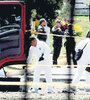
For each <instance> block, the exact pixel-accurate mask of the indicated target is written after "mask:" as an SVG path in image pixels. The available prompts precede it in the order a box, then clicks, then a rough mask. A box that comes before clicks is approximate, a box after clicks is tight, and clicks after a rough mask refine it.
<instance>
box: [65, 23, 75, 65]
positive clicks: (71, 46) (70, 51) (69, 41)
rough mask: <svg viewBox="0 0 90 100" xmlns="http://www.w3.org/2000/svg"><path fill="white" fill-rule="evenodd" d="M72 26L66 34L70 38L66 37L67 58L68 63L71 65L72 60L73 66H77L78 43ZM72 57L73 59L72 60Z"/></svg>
mask: <svg viewBox="0 0 90 100" xmlns="http://www.w3.org/2000/svg"><path fill="white" fill-rule="evenodd" d="M70 28H71V25H69V26H68V29H67V30H68V32H67V33H66V34H67V36H68V37H66V42H65V47H66V56H67V63H68V65H71V59H72V60H73V64H74V65H77V61H76V60H75V54H76V52H75V46H76V42H75V39H74V37H73V36H75V35H74V34H73V32H71V29H70ZM71 55H72V58H71Z"/></svg>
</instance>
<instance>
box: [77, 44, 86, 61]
mask: <svg viewBox="0 0 90 100" xmlns="http://www.w3.org/2000/svg"><path fill="white" fill-rule="evenodd" d="M87 44H88V43H86V45H87ZM86 45H85V46H84V47H83V48H82V49H78V51H77V52H76V54H75V60H76V61H77V60H79V59H80V58H81V56H82V54H83V50H84V48H85V47H86Z"/></svg>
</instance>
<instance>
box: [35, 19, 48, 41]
mask: <svg viewBox="0 0 90 100" xmlns="http://www.w3.org/2000/svg"><path fill="white" fill-rule="evenodd" d="M46 27H47V23H46V20H45V19H44V18H42V19H40V22H39V26H38V29H37V32H38V33H43V34H38V35H37V38H38V39H39V40H41V41H44V42H46V40H47V28H46ZM44 34H45V35H44Z"/></svg>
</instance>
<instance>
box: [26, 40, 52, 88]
mask: <svg viewBox="0 0 90 100" xmlns="http://www.w3.org/2000/svg"><path fill="white" fill-rule="evenodd" d="M50 52H51V50H50V48H49V46H48V45H47V44H46V43H45V42H43V41H39V40H37V45H36V47H34V46H31V47H30V49H29V56H28V59H27V63H31V61H32V59H33V55H34V56H35V57H36V66H35V70H34V77H33V82H39V81H40V74H41V72H42V71H44V72H45V76H46V82H48V83H50V82H52V74H51V66H50V65H51V57H50ZM42 54H44V55H43V58H44V60H42V61H39V58H40V57H41V56H42ZM39 65H40V66H39ZM43 65H44V66H43ZM45 65H46V66H45ZM34 88H37V89H38V87H37V86H34ZM51 88H52V87H50V86H48V89H51Z"/></svg>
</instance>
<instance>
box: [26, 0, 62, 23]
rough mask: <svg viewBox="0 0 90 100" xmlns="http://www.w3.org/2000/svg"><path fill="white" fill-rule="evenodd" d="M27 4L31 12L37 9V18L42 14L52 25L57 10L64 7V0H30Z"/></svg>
mask: <svg viewBox="0 0 90 100" xmlns="http://www.w3.org/2000/svg"><path fill="white" fill-rule="evenodd" d="M27 4H28V8H29V11H30V12H31V10H32V9H36V13H37V14H36V18H37V17H38V16H39V15H40V16H41V17H43V18H45V19H46V20H47V21H48V23H49V25H51V23H52V21H53V19H55V18H56V17H57V16H56V14H55V11H56V10H57V9H61V8H62V5H63V0H28V2H27ZM34 17H35V16H34Z"/></svg>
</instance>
